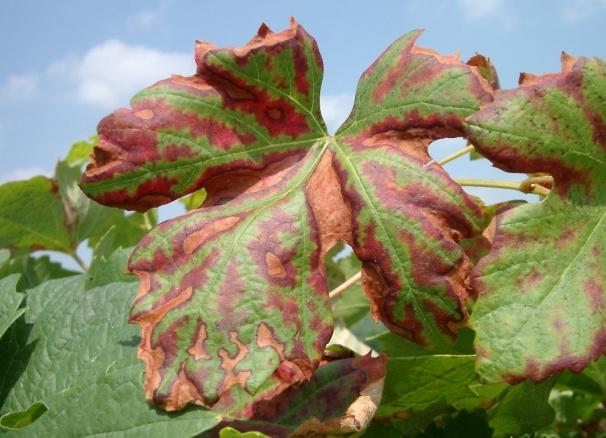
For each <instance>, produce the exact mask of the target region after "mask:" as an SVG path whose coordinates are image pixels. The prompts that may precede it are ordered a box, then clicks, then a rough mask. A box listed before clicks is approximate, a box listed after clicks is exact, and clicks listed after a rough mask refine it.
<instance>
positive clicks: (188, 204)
mask: <svg viewBox="0 0 606 438" xmlns="http://www.w3.org/2000/svg"><path fill="white" fill-rule="evenodd" d="M205 199H206V190H204V189H200V190H196V191H195V192H193V193H191V194H189V195H187V196H185V197H183V198H181V199H179V202H180V203H181V204H183V206H184V207H185V210H186V211H189V210H193V209H194V208H199V207H201V206H202V203H203V202H204V200H205Z"/></svg>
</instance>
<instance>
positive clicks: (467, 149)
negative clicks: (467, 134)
mask: <svg viewBox="0 0 606 438" xmlns="http://www.w3.org/2000/svg"><path fill="white" fill-rule="evenodd" d="M474 150H475V148H474V147H473V145H472V144H468V145H467V146H465V147H464V148H461V149H459V150H458V151H456V152H453V153H452V154H450V155H448V156H446V157H444V158H442V159H441V160H438V161H437V163H438V164H439V165H440V166H443V165H445V164H446V163H449V162H451V161H453V160H456V159H457V158H459V157H462V156H463V155H466V154H468V153H470V152H472V151H474Z"/></svg>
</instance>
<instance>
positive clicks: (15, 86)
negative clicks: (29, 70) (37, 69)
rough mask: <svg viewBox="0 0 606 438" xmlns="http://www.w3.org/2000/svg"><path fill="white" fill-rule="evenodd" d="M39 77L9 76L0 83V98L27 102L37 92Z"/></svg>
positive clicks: (31, 75)
mask: <svg viewBox="0 0 606 438" xmlns="http://www.w3.org/2000/svg"><path fill="white" fill-rule="evenodd" d="M38 82H39V77H38V75H35V74H21V75H18V74H17V75H11V76H9V77H8V78H7V79H6V80H5V81H4V82H2V83H0V98H2V99H6V100H28V99H31V98H32V97H34V95H35V94H36V92H37V91H38Z"/></svg>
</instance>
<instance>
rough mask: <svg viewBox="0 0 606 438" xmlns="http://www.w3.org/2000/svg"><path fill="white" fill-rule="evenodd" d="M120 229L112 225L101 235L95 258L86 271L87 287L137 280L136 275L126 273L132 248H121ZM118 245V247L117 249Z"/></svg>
mask: <svg viewBox="0 0 606 438" xmlns="http://www.w3.org/2000/svg"><path fill="white" fill-rule="evenodd" d="M119 244H120V242H119V239H118V231H117V229H116V227H115V226H112V227H111V228H110V229H109V230H107V232H106V233H105V234H104V235H103V237H101V239H100V240H99V243H98V244H97V246H96V248H95V252H94V253H93V260H92V262H91V264H90V268H89V269H88V272H87V273H86V277H87V278H86V289H92V288H94V287H99V286H104V285H106V284H109V283H115V282H118V281H120V282H130V281H136V280H137V277H135V276H134V275H127V274H126V273H125V270H126V266H127V264H128V258H129V256H130V254H131V252H132V248H121V247H120V246H119ZM116 246H118V248H117V249H116Z"/></svg>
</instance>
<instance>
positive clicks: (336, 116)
mask: <svg viewBox="0 0 606 438" xmlns="http://www.w3.org/2000/svg"><path fill="white" fill-rule="evenodd" d="M353 101H354V96H352V95H351V94H348V93H341V94H328V95H323V96H322V98H321V100H320V106H321V109H322V116H323V117H324V121H325V122H326V125H327V126H328V130H329V131H330V132H334V131H336V129H337V128H338V127H339V126H340V125H341V124H342V123H343V122H344V121H345V119H346V118H347V116H348V115H349V113H350V112H351V108H352V106H353Z"/></svg>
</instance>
